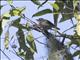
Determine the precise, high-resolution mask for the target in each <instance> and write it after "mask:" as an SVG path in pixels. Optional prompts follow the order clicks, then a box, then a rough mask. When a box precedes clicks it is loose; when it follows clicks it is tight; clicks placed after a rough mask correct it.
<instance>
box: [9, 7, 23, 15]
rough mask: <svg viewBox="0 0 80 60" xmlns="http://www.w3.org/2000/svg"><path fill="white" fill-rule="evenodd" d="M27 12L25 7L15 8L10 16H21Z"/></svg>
mask: <svg viewBox="0 0 80 60" xmlns="http://www.w3.org/2000/svg"><path fill="white" fill-rule="evenodd" d="M24 10H25V7H23V8H15V9H12V10H10V13H9V14H10V15H11V16H20V15H21V13H22V12H23V11H24Z"/></svg>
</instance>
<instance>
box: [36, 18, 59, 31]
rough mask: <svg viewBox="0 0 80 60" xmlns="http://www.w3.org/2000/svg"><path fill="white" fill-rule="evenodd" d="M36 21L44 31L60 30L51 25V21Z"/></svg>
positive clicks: (41, 19)
mask: <svg viewBox="0 0 80 60" xmlns="http://www.w3.org/2000/svg"><path fill="white" fill-rule="evenodd" d="M36 20H37V21H38V22H39V26H40V28H42V29H44V30H48V29H51V28H56V29H57V30H60V29H59V28H58V27H56V26H55V25H54V24H53V23H51V22H50V21H48V20H46V19H43V18H39V19H36Z"/></svg>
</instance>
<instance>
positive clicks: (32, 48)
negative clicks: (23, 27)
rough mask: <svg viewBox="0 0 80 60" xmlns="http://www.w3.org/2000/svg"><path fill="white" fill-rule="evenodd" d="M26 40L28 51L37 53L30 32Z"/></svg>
mask: <svg viewBox="0 0 80 60" xmlns="http://www.w3.org/2000/svg"><path fill="white" fill-rule="evenodd" d="M26 40H27V42H28V44H29V45H30V50H31V51H32V52H35V51H36V52H37V50H36V45H35V42H34V38H33V36H32V33H31V31H30V32H29V34H28V36H27V37H26Z"/></svg>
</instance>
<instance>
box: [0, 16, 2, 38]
mask: <svg viewBox="0 0 80 60" xmlns="http://www.w3.org/2000/svg"><path fill="white" fill-rule="evenodd" d="M0 18H1V17H0ZM1 33H2V20H1V19H0V36H1Z"/></svg>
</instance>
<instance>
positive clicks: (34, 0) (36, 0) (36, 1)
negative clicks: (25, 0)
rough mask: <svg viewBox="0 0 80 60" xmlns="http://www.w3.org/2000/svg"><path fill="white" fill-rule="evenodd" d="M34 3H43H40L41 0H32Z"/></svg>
mask: <svg viewBox="0 0 80 60" xmlns="http://www.w3.org/2000/svg"><path fill="white" fill-rule="evenodd" d="M31 1H32V2H33V3H34V4H36V5H41V4H40V2H39V0H31Z"/></svg>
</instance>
